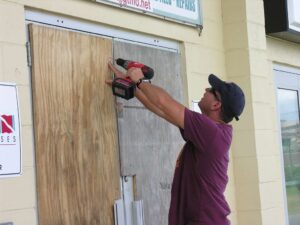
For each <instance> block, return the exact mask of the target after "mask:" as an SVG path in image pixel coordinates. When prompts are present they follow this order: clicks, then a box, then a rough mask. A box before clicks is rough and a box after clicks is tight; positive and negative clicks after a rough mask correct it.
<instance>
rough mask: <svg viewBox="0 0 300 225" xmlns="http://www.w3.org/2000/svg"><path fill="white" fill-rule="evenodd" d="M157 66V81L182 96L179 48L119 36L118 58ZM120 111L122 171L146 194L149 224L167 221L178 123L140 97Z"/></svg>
mask: <svg viewBox="0 0 300 225" xmlns="http://www.w3.org/2000/svg"><path fill="white" fill-rule="evenodd" d="M119 57H120V58H124V59H130V60H135V61H139V62H142V63H145V64H147V65H149V66H150V67H152V68H153V69H154V71H155V76H154V78H153V80H152V83H153V84H157V85H158V86H160V87H163V88H164V89H165V90H167V92H168V93H170V94H171V95H172V96H173V97H174V98H175V99H177V100H178V101H180V102H182V101H183V89H182V79H181V75H180V55H179V54H178V53H174V52H170V51H165V50H160V49H154V48H149V47H145V46H140V45H133V44H128V43H122V42H114V58H115V59H116V58H119ZM117 101H118V103H121V104H123V109H122V110H121V111H120V112H119V117H118V130H119V143H120V159H121V174H122V175H136V185H137V190H136V192H137V193H136V196H137V199H143V201H144V210H145V223H146V225H157V224H160V225H164V224H167V218H168V210H169V204H170V195H171V184H172V179H173V173H174V168H175V161H176V158H177V155H178V153H179V152H180V149H181V148H182V145H183V141H182V138H181V136H180V133H179V130H178V128H177V127H175V126H173V125H171V124H169V123H167V122H166V121H164V120H163V119H161V118H159V117H157V116H156V115H154V114H153V113H151V112H149V111H148V110H146V109H145V108H144V107H143V106H142V104H141V103H139V102H138V101H137V100H136V99H133V100H129V101H126V100H123V99H120V98H118V99H117Z"/></svg>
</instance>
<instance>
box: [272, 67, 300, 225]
mask: <svg viewBox="0 0 300 225" xmlns="http://www.w3.org/2000/svg"><path fill="white" fill-rule="evenodd" d="M275 74H276V79H277V101H278V104H277V105H278V108H279V113H280V127H281V141H282V155H283V164H284V174H285V188H286V202H287V211H288V218H289V225H299V224H300V107H299V103H300V100H299V95H300V73H299V74H297V73H289V72H286V71H281V70H275Z"/></svg>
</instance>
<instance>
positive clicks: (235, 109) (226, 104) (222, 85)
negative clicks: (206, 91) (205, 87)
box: [208, 74, 245, 120]
mask: <svg viewBox="0 0 300 225" xmlns="http://www.w3.org/2000/svg"><path fill="white" fill-rule="evenodd" d="M208 82H209V84H210V85H211V87H212V88H214V89H215V90H216V91H218V92H219V93H220V95H221V102H222V109H223V113H225V114H226V116H228V117H231V118H235V119H236V120H239V116H240V115H241V114H242V112H243V110H244V107H245V95H244V92H243V91H242V89H241V88H240V87H239V86H238V85H236V84H235V83H227V82H225V81H222V80H221V79H219V78H218V77H217V76H215V75H214V74H210V75H209V77H208Z"/></svg>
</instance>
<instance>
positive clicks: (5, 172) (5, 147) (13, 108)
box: [0, 83, 21, 177]
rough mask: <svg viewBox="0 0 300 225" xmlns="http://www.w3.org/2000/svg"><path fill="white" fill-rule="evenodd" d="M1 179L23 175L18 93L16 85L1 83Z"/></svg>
mask: <svg viewBox="0 0 300 225" xmlns="http://www.w3.org/2000/svg"><path fill="white" fill-rule="evenodd" d="M0 103H1V104H0V177H10V176H17V175H20V174H21V141H20V119H19V104H18V93H17V87H16V85H15V84H7V83H0Z"/></svg>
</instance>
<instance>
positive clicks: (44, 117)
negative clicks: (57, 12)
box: [30, 25, 120, 225]
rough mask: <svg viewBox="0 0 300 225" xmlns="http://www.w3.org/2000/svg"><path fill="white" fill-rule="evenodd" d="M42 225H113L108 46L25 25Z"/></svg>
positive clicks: (114, 145) (114, 154)
mask: <svg viewBox="0 0 300 225" xmlns="http://www.w3.org/2000/svg"><path fill="white" fill-rule="evenodd" d="M30 42H31V47H32V57H33V59H32V61H33V64H32V89H33V94H32V97H33V109H34V115H33V116H34V132H35V152H36V171H37V191H38V214H39V224H40V225H112V224H113V204H114V201H115V200H116V199H118V198H120V193H119V161H118V160H119V157H118V141H117V123H116V114H115V108H114V97H113V96H112V92H111V89H110V88H109V87H108V86H107V85H105V82H104V81H105V79H107V78H108V77H110V71H109V70H108V67H107V60H108V58H109V57H111V55H112V42H111V40H109V39H103V38H100V37H95V36H90V35H85V34H80V33H75V32H70V31H65V30H58V29H53V28H48V27H44V26H38V25H30Z"/></svg>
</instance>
